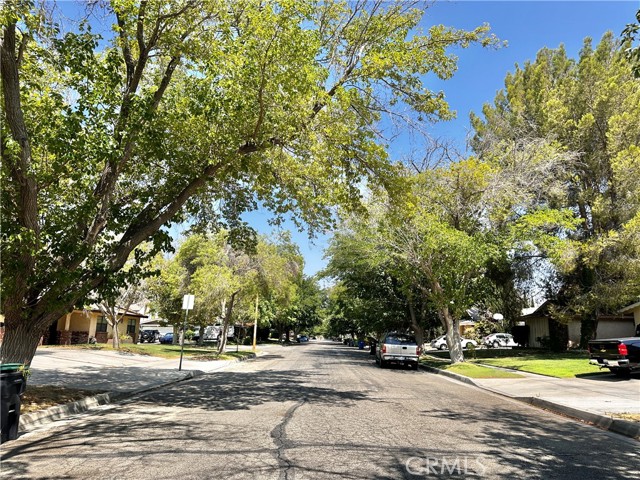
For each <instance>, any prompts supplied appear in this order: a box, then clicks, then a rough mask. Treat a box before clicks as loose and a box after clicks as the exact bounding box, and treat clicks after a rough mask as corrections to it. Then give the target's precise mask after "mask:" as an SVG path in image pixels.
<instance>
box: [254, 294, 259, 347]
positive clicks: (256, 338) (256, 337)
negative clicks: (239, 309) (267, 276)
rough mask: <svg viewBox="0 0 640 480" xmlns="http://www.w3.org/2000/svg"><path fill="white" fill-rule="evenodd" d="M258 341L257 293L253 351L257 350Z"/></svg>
mask: <svg viewBox="0 0 640 480" xmlns="http://www.w3.org/2000/svg"><path fill="white" fill-rule="evenodd" d="M257 341H258V294H257V293H256V320H255V322H254V323H253V351H254V352H255V351H256V342H257Z"/></svg>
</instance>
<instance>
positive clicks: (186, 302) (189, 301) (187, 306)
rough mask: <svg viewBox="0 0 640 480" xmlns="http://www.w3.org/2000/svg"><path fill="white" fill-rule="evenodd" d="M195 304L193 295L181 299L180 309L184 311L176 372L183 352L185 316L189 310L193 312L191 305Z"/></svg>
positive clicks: (185, 329)
mask: <svg viewBox="0 0 640 480" xmlns="http://www.w3.org/2000/svg"><path fill="white" fill-rule="evenodd" d="M194 302H195V296H194V295H185V296H184V297H182V309H183V310H184V323H183V324H182V339H181V341H180V365H179V366H178V371H180V370H182V354H183V352H184V334H185V333H186V331H187V316H188V315H189V310H193V303H194Z"/></svg>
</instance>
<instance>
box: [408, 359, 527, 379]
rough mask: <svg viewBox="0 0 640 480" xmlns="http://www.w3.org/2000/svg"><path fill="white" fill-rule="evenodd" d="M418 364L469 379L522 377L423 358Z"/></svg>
mask: <svg viewBox="0 0 640 480" xmlns="http://www.w3.org/2000/svg"><path fill="white" fill-rule="evenodd" d="M420 363H421V364H423V365H427V366H429V367H433V368H438V369H440V370H446V371H447V372H452V373H457V374H458V375H464V376H465V377H469V378H523V376H522V375H519V374H517V373H513V372H507V371H504V370H498V369H495V368H490V367H484V366H482V365H476V364H474V363H469V362H463V363H457V364H455V365H451V363H450V362H448V361H445V360H440V359H437V360H436V359H431V358H426V359H425V358H423V359H421V360H420Z"/></svg>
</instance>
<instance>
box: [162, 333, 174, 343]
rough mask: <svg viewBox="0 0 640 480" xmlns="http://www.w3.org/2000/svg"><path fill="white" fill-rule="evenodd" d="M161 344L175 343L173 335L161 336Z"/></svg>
mask: <svg viewBox="0 0 640 480" xmlns="http://www.w3.org/2000/svg"><path fill="white" fill-rule="evenodd" d="M160 343H173V333H165V334H164V335H163V336H161V337H160Z"/></svg>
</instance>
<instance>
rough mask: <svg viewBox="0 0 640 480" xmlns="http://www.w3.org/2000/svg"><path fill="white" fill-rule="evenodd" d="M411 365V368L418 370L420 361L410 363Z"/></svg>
mask: <svg viewBox="0 0 640 480" xmlns="http://www.w3.org/2000/svg"><path fill="white" fill-rule="evenodd" d="M409 367H410V368H411V370H418V362H416V363H412V364H410V365H409Z"/></svg>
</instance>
